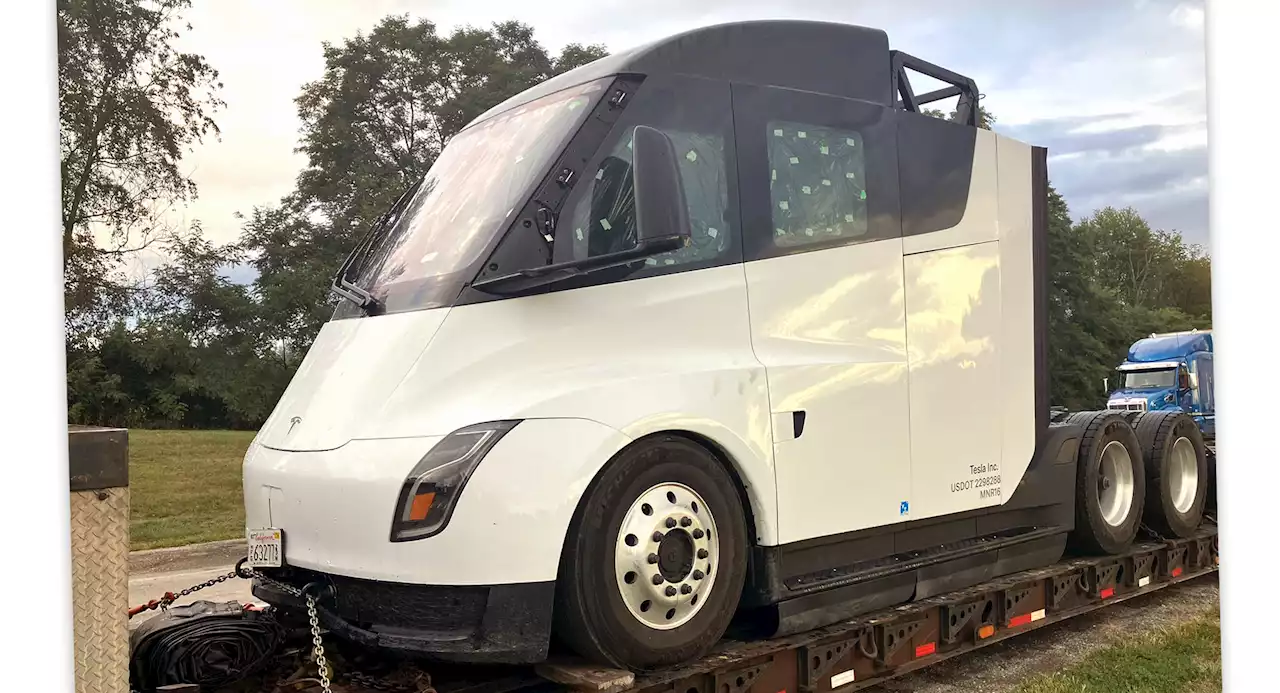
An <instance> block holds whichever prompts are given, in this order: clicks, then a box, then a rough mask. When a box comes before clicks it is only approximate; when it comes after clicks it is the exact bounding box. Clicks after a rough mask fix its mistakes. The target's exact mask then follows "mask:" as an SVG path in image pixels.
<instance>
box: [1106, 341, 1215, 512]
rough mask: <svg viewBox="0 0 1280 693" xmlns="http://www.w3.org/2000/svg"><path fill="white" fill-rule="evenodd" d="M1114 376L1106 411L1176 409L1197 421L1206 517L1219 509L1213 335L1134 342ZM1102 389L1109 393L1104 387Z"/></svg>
mask: <svg viewBox="0 0 1280 693" xmlns="http://www.w3.org/2000/svg"><path fill="white" fill-rule="evenodd" d="M1116 370H1117V371H1118V375H1119V387H1118V388H1117V389H1115V390H1114V391H1112V392H1111V393H1110V395H1109V397H1108V398H1107V408H1108V409H1120V410H1124V411H1138V412H1145V411H1160V410H1171V409H1177V410H1182V411H1184V412H1186V413H1187V414H1188V415H1190V416H1191V418H1193V419H1195V421H1196V423H1197V424H1198V425H1199V426H1200V432H1201V433H1202V434H1203V435H1204V447H1205V455H1206V456H1207V457H1208V460H1207V462H1208V471H1209V476H1208V486H1209V488H1208V493H1207V498H1206V503H1205V511H1206V512H1209V513H1212V512H1214V511H1215V510H1216V508H1217V505H1218V499H1217V496H1218V489H1217V487H1218V450H1217V445H1216V436H1215V430H1214V396H1213V331H1212V330H1191V331H1188V332H1168V333H1163V334H1152V335H1151V336H1150V337H1145V338H1143V339H1139V340H1138V341H1136V342H1134V343H1133V345H1132V346H1130V347H1129V354H1128V356H1127V357H1126V358H1125V360H1124V362H1123V363H1121V364H1120V365H1119V366H1118V367H1117V368H1116ZM1103 387H1104V388H1105V387H1107V386H1106V384H1105V383H1104V385H1103Z"/></svg>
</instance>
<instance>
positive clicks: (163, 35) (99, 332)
mask: <svg viewBox="0 0 1280 693" xmlns="http://www.w3.org/2000/svg"><path fill="white" fill-rule="evenodd" d="M186 3H187V0H149V1H145V2H144V1H143V0H97V1H95V0H59V6H58V11H59V27H60V41H61V43H60V45H61V51H62V57H63V61H62V63H63V64H62V65H61V67H60V77H59V79H60V81H61V82H62V84H63V97H62V98H63V171H64V186H66V187H67V188H68V190H69V192H68V195H67V196H66V197H65V198H64V214H63V217H64V239H65V241H66V243H68V244H69V245H68V247H69V252H68V261H67V268H68V269H67V276H68V280H67V281H68V296H69V303H68V306H69V310H70V309H74V310H75V311H79V313H78V314H80V315H85V316H89V317H90V318H91V320H90V322H92V323H93V324H94V325H95V326H96V327H95V328H94V330H93V331H91V332H84V331H82V332H80V333H78V334H81V335H82V337H80V338H74V339H71V338H69V341H68V373H67V379H68V397H69V403H68V404H69V407H70V415H71V420H72V421H77V422H85V423H105V424H116V425H126V426H135V427H137V426H144V427H233V428H252V427H256V426H258V425H260V424H261V422H262V421H263V420H264V419H265V418H266V416H267V415H268V414H269V413H270V411H271V408H272V407H273V406H274V404H275V402H276V400H277V399H278V398H279V396H280V394H281V393H282V392H283V390H284V388H285V387H286V385H287V384H288V381H289V378H290V377H291V376H292V374H293V372H294V370H295V369H296V368H297V367H298V364H299V362H300V361H301V357H302V356H303V355H304V354H305V353H306V350H307V348H308V347H309V346H310V344H311V340H312V339H313V338H314V336H315V334H316V333H317V332H318V331H319V329H320V326H321V325H322V324H323V323H324V321H325V320H327V319H328V317H329V316H330V314H331V313H332V308H333V302H332V299H331V297H330V296H329V291H328V286H329V283H330V281H331V280H332V277H333V275H334V272H335V271H336V269H337V267H338V266H339V265H340V264H341V262H342V260H343V259H344V257H345V256H346V254H347V253H348V251H349V250H350V248H351V247H352V245H353V244H354V243H355V241H356V238H357V237H358V236H359V235H360V234H361V233H362V232H363V230H364V229H366V228H367V227H368V225H369V224H370V223H371V222H372V221H373V220H374V219H375V218H376V216H377V215H378V214H380V213H382V211H383V210H385V209H386V208H387V207H388V206H389V205H390V204H391V202H392V201H393V200H394V198H396V197H397V196H398V195H399V194H400V192H401V191H402V190H404V189H405V188H406V187H407V186H408V185H409V184H410V183H411V182H413V181H414V180H415V179H416V178H418V177H420V176H422V175H423V174H425V173H426V172H427V171H428V170H429V169H430V167H431V166H432V164H433V163H434V162H435V160H436V157H437V156H438V155H439V154H440V151H441V149H442V148H443V147H444V146H445V145H446V144H447V142H448V141H449V139H450V137H452V136H453V135H455V134H456V133H457V132H458V131H460V130H461V129H462V128H463V127H464V126H465V125H466V124H467V123H468V122H470V121H471V120H473V119H474V118H475V117H477V116H479V115H480V114H482V113H484V112H485V111H486V110H488V109H490V108H492V107H494V106H496V105H497V104H500V103H501V102H502V101H504V100H505V99H507V98H509V97H511V96H513V95H515V94H517V93H519V92H520V91H522V90H524V89H526V88H528V87H530V86H532V85H534V84H536V83H537V82H540V81H542V80H545V79H546V78H548V77H551V76H553V75H555V74H558V73H560V72H563V71H566V70H569V69H572V68H574V67H577V66H578V65H582V64H585V63H587V62H590V61H592V60H594V59H596V58H598V57H601V56H603V55H604V54H605V49H604V47H602V46H589V45H580V44H571V45H569V46H566V47H564V48H563V49H562V50H561V51H560V52H559V54H558V55H552V54H551V53H548V52H547V50H546V49H545V48H543V47H542V46H541V45H540V44H539V43H538V42H537V41H536V39H535V37H534V35H533V30H532V29H531V28H530V27H528V26H527V25H524V24H521V23H518V22H500V23H496V24H493V25H492V26H490V27H487V28H475V27H463V28H460V29H456V30H454V31H452V32H449V33H447V34H445V33H440V32H439V31H438V30H437V28H436V26H435V25H434V24H433V23H431V22H430V21H427V20H417V21H413V20H410V18H409V17H407V16H389V17H386V18H384V19H383V20H381V21H380V22H378V23H377V24H375V25H374V26H373V27H372V29H371V30H370V31H368V32H367V33H365V32H361V33H359V34H357V35H356V36H354V37H352V38H350V39H347V40H345V41H342V42H340V43H337V44H325V45H324V46H323V51H324V63H325V67H324V71H323V72H322V73H321V74H320V75H319V76H318V77H317V79H315V80H314V81H312V82H309V83H307V84H306V85H304V86H303V88H302V90H301V93H300V94H299V96H298V97H297V98H296V101H295V103H296V106H297V109H298V114H299V116H300V119H301V121H302V128H301V132H300V138H299V144H298V151H300V152H301V153H303V154H304V155H305V156H306V159H307V164H306V166H305V168H304V169H303V170H302V171H301V172H300V173H299V175H298V177H297V180H296V184H295V186H294V189H293V191H292V192H290V193H289V194H288V195H286V196H285V197H284V198H283V199H281V200H280V201H279V203H278V204H275V205H271V206H266V207H259V208H256V209H254V210H252V212H251V213H250V214H248V215H247V216H245V217H244V218H243V219H242V222H243V227H242V235H241V238H240V239H239V241H238V242H237V243H234V244H232V245H228V246H224V247H218V246H214V245H212V244H211V243H209V242H208V241H207V240H205V239H203V238H202V236H201V235H200V232H199V227H198V226H196V227H194V228H192V229H189V230H188V231H187V232H186V233H183V234H170V235H169V236H168V237H167V238H166V239H165V242H166V243H167V246H166V247H167V249H168V251H169V254H170V256H171V258H172V260H171V262H170V263H169V264H167V265H165V266H164V267H162V268H160V269H159V270H157V271H156V272H155V274H154V276H153V278H152V283H151V286H150V287H149V289H148V290H147V291H145V292H137V293H136V294H130V297H131V300H130V302H129V307H130V311H129V312H128V313H127V314H124V313H123V312H121V311H120V310H117V309H114V308H110V307H109V303H110V301H112V300H114V299H113V298H112V293H111V292H112V291H114V290H116V289H122V288H123V287H119V286H117V285H114V284H111V283H109V282H106V281H103V278H104V277H106V276H107V273H106V271H105V270H107V269H110V265H111V263H112V262H114V261H115V258H116V257H117V256H116V255H112V254H111V249H101V248H97V247H96V246H94V245H93V244H91V243H90V242H89V234H90V233H91V231H92V229H91V227H93V225H94V224H103V225H105V227H107V228H109V229H110V230H111V231H112V233H113V234H114V237H117V238H120V239H123V238H125V237H127V236H130V235H135V236H144V235H146V233H150V232H151V231H152V230H154V228H155V227H156V225H157V222H158V217H157V216H156V214H155V212H154V209H155V207H154V206H155V205H157V204H169V203H180V202H182V201H184V200H186V199H190V197H191V196H193V195H194V194H195V189H194V186H193V185H191V183H190V180H189V179H187V178H185V177H184V176H183V175H182V174H181V168H180V167H179V164H178V161H179V158H180V155H181V152H182V149H183V148H184V147H187V146H189V145H190V144H191V143H192V142H195V141H197V140H199V139H200V138H201V137H203V136H205V135H206V134H208V133H211V132H214V133H216V126H215V125H214V123H213V121H212V120H211V115H210V114H211V113H212V112H213V111H214V109H215V108H216V107H217V106H219V105H220V104H219V103H218V102H217V100H216V98H214V96H213V95H214V94H215V93H216V87H217V86H218V85H217V82H216V75H217V73H216V72H215V71H214V70H213V69H212V67H210V66H209V65H207V64H206V63H205V61H204V60H203V58H201V57H199V56H195V55H186V54H180V53H178V52H176V51H174V50H173V49H172V48H171V47H170V42H171V41H172V40H173V39H174V38H175V36H176V34H175V33H174V32H173V31H171V30H168V29H163V28H162V26H169V25H165V24H164V23H163V22H159V23H157V18H159V17H161V16H162V15H163V16H170V17H172V16H176V14H177V12H178V11H179V10H181V9H183V8H185V7H186ZM153 24H154V26H153ZM64 35H65V36H64ZM69 63H71V64H69ZM126 104H128V105H127V106H126ZM923 112H925V113H927V114H928V115H931V116H934V117H939V118H945V117H952V118H954V115H955V114H954V112H952V113H951V114H950V116H947V115H945V114H944V113H943V112H942V111H940V110H937V109H926V110H925V111H923ZM164 114H167V115H164ZM166 118H167V119H166ZM995 122H996V119H995V117H994V115H992V114H991V113H990V112H988V111H987V110H986V109H985V108H982V107H980V110H979V125H980V127H983V128H987V129H990V128H991V127H992V125H993V124H994V123H995ZM1051 169H1052V166H1051ZM77 172H83V173H82V174H79V175H78V174H77ZM77 187H81V188H83V191H82V192H81V193H80V194H78V195H77V194H76V192H75V189H76V188H77ZM1048 203H1049V229H1048V256H1049V262H1048V270H1049V295H1048V311H1049V315H1048V323H1049V332H1050V337H1049V346H1050V355H1049V364H1050V372H1051V383H1052V395H1051V396H1052V400H1053V403H1054V404H1058V405H1065V406H1069V407H1073V408H1086V407H1096V406H1098V405H1099V404H1101V401H1102V397H1103V395H1104V391H1103V388H1102V382H1103V378H1106V377H1107V376H1108V375H1110V374H1111V373H1112V370H1113V368H1114V367H1115V365H1116V364H1117V363H1118V362H1119V361H1120V360H1121V359H1122V358H1123V357H1124V354H1125V351H1126V349H1127V347H1128V346H1129V344H1130V343H1132V342H1133V341H1134V340H1135V339H1137V338H1139V337H1141V336H1143V335H1145V334H1147V333H1150V332H1153V331H1164V330H1173V329H1186V328H1189V327H1208V326H1209V324H1210V320H1211V315H1210V313H1211V309H1210V264H1209V258H1208V257H1207V256H1206V255H1205V254H1204V253H1203V251H1202V250H1201V249H1199V248H1197V247H1194V246H1188V245H1186V244H1185V243H1183V241H1182V239H1181V237H1180V236H1178V235H1177V234H1176V233H1175V232H1171V231H1170V232H1166V231H1163V230H1159V229H1152V228H1151V227H1150V226H1149V224H1148V223H1147V222H1146V221H1145V220H1144V219H1143V218H1142V217H1141V215H1140V214H1139V213H1138V212H1137V211H1136V210H1134V209H1130V208H1125V209H1115V208H1111V207H1107V208H1104V209H1101V210H1097V211H1095V212H1093V213H1092V214H1090V215H1089V216H1087V217H1085V218H1084V219H1082V220H1080V221H1079V222H1078V223H1073V222H1072V217H1071V214H1070V211H1069V210H1068V208H1067V204H1066V202H1065V200H1063V198H1062V196H1061V195H1059V194H1058V192H1057V191H1056V190H1054V189H1053V188H1052V187H1051V188H1050V190H1049V201H1048ZM144 232H146V233H144ZM246 264H247V265H249V266H251V267H252V268H253V269H254V270H256V274H257V276H256V279H255V280H254V281H253V282H252V283H251V284H249V285H244V284H237V283H235V282H232V281H230V280H229V279H228V278H227V276H226V274H225V268H227V267H228V266H244V265H246ZM73 294H74V298H75V299H76V302H74V303H73V302H72V301H71V300H70V297H72V296H73ZM86 335H87V336H86Z"/></svg>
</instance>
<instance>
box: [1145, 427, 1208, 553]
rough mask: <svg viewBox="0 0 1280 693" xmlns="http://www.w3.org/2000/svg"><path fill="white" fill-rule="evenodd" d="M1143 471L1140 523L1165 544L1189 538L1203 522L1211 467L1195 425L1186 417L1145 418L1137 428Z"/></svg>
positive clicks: (1201, 436)
mask: <svg viewBox="0 0 1280 693" xmlns="http://www.w3.org/2000/svg"><path fill="white" fill-rule="evenodd" d="M1136 429H1137V434H1138V443H1139V444H1140V445H1141V446H1142V454H1143V458H1144V459H1145V460H1146V468H1147V501H1146V504H1145V507H1144V508H1143V511H1142V521H1143V522H1144V523H1146V525H1147V526H1148V527H1150V528H1151V529H1152V530H1154V531H1155V532H1156V533H1157V534H1159V535H1160V536H1162V537H1165V538H1183V539H1185V538H1187V537H1190V536H1191V535H1192V534H1194V533H1195V531H1196V529H1197V528H1198V527H1199V526H1200V521H1201V520H1202V519H1203V518H1204V507H1205V499H1206V498H1207V497H1208V491H1209V461H1208V457H1207V456H1206V453H1205V448H1204V437H1203V435H1202V434H1201V433H1200V427H1199V426H1197V425H1196V422H1195V419H1193V418H1191V417H1190V416H1188V415H1187V414H1186V413H1184V412H1180V411H1178V412H1174V411H1153V412H1147V413H1145V414H1143V415H1142V417H1141V418H1139V419H1138V422H1137V426H1136Z"/></svg>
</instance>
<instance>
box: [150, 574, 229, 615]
mask: <svg viewBox="0 0 1280 693" xmlns="http://www.w3.org/2000/svg"><path fill="white" fill-rule="evenodd" d="M233 577H236V571H234V570H233V571H231V572H229V573H225V574H223V575H219V576H218V577H215V578H212V579H209V580H205V581H204V582H202V583H200V584H198V585H192V586H191V587H188V588H186V589H184V590H182V591H181V592H179V593H177V594H175V595H172V596H173V598H172V599H169V596H170V595H165V599H164V600H161V601H163V602H165V603H164V604H162V605H161V607H160V608H161V609H162V610H167V609H168V608H169V605H170V604H172V603H174V602H176V601H178V600H179V599H181V598H183V597H185V596H187V595H189V594H194V593H196V592H199V591H200V590H202V589H204V588H206V587H213V586H214V585H217V584H219V583H222V582H226V581H227V580H230V579H231V578H233Z"/></svg>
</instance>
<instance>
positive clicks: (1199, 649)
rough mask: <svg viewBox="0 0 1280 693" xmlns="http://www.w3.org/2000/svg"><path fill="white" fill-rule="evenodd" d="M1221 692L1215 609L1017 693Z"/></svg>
mask: <svg viewBox="0 0 1280 693" xmlns="http://www.w3.org/2000/svg"><path fill="white" fill-rule="evenodd" d="M1221 690H1222V643H1221V636H1220V627H1219V615H1218V609H1217V608H1214V609H1213V610H1212V611H1210V612H1207V613H1206V614H1205V615H1204V616H1201V617H1200V618H1198V619H1196V620H1194V621H1191V622H1188V623H1184V624H1182V625H1180V626H1176V627H1173V628H1170V629H1168V630H1166V631H1163V632H1160V633H1156V634H1152V635H1147V636H1145V637H1140V638H1138V639H1137V640H1136V641H1134V642H1128V643H1117V644H1116V645H1115V646H1113V647H1109V648H1106V649H1103V650H1098V651H1096V652H1093V653H1092V654H1090V655H1088V656H1087V657H1085V658H1084V659H1083V660H1081V661H1080V662H1077V663H1076V664H1074V665H1072V666H1070V667H1067V668H1066V669H1063V670H1062V671H1059V672H1056V673H1054V674H1047V675H1043V676H1040V677H1038V678H1035V679H1032V680H1031V681H1028V682H1027V683H1026V684H1025V685H1023V686H1022V687H1020V688H1019V689H1018V691H1017V693H1095V692H1096V693H1166V692H1167V693H1175V692H1176V693H1208V692H1209V691H1221Z"/></svg>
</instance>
